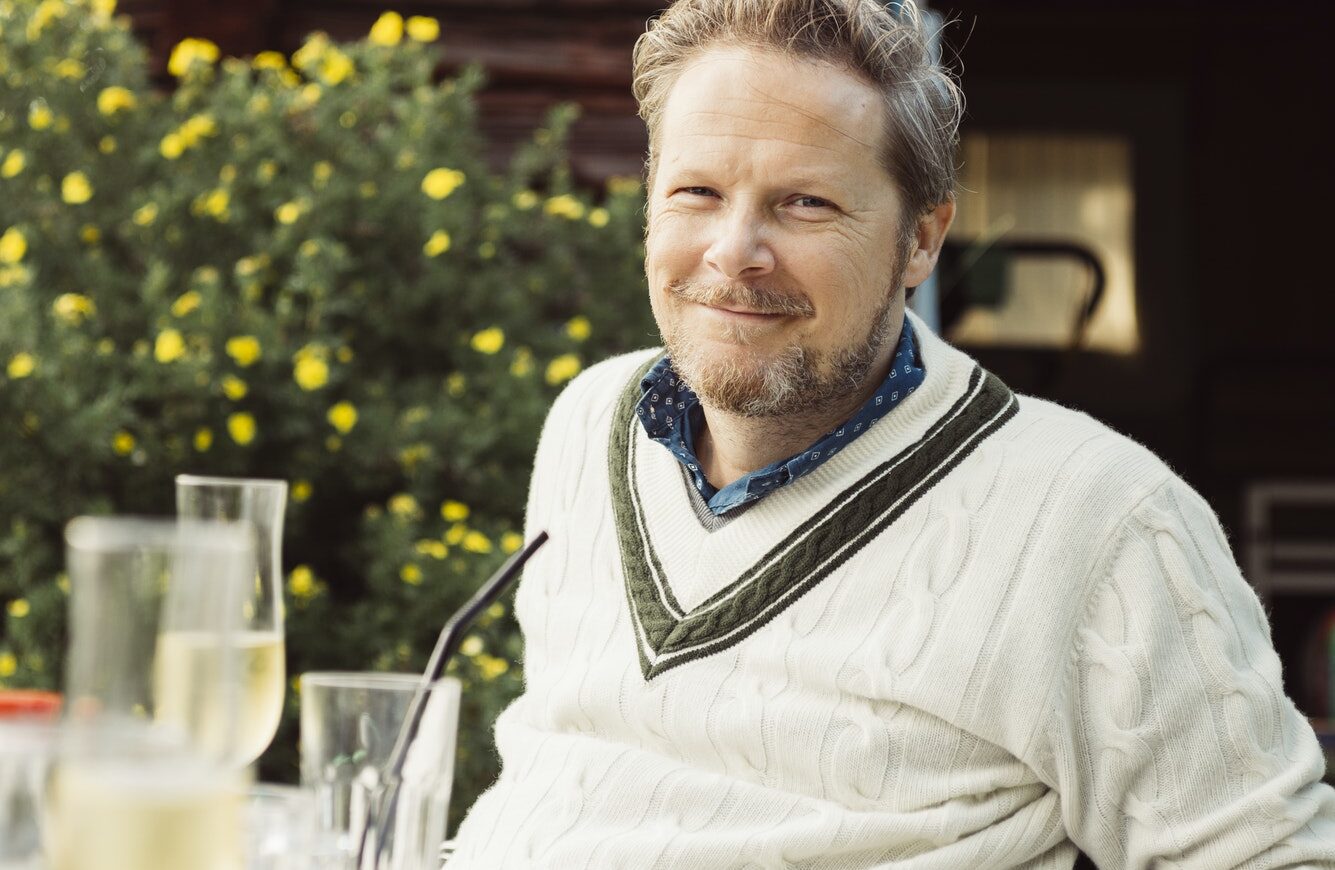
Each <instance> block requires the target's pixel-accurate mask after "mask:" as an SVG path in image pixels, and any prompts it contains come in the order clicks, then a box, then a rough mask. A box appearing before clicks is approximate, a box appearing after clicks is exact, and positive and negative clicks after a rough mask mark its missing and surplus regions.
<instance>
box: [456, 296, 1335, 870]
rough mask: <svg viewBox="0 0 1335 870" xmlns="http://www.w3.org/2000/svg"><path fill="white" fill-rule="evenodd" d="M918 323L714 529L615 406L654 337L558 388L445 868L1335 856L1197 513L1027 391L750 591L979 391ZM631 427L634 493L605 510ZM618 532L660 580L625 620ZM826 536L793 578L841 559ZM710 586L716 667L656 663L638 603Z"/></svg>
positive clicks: (1284, 710)
mask: <svg viewBox="0 0 1335 870" xmlns="http://www.w3.org/2000/svg"><path fill="white" fill-rule="evenodd" d="M910 316H911V315H910ZM914 327H915V329H916V330H917V334H918V337H919V339H920V342H921V351H922V354H923V358H924V363H925V365H926V368H927V379H926V381H925V382H924V384H923V385H922V387H920V388H919V389H918V390H917V391H916V392H915V393H914V394H913V395H912V396H910V397H909V398H908V399H906V400H905V401H904V403H903V404H902V405H901V406H900V407H899V408H897V409H896V410H895V411H894V413H892V414H889V415H887V416H886V417H884V418H883V419H882V420H880V421H879V422H878V423H877V424H876V426H875V427H874V428H873V429H872V430H871V431H869V432H867V433H865V434H864V435H862V436H861V437H859V438H858V439H857V440H856V441H855V442H854V443H853V444H850V445H849V446H848V448H847V449H845V450H844V451H842V452H841V453H840V454H839V455H838V456H836V457H834V458H832V459H830V460H829V461H828V462H826V463H824V464H822V465H821V466H820V468H818V469H817V470H816V471H814V472H813V473H812V474H811V475H809V476H808V477H806V478H803V479H802V480H799V481H797V482H795V483H793V484H792V485H790V486H787V487H785V488H784V489H782V490H780V491H778V492H775V493H773V494H772V495H769V496H766V497H765V498H764V499H762V500H761V501H759V502H757V503H756V504H755V505H753V506H752V507H751V508H750V509H749V510H747V511H746V512H745V513H743V514H742V515H740V516H738V517H737V518H736V519H735V520H733V521H732V522H730V523H728V524H726V525H725V526H723V527H722V528H716V529H715V530H713V531H709V530H707V529H706V528H705V527H704V526H702V525H701V523H700V520H699V519H698V517H697V516H696V514H695V512H694V511H693V509H692V507H691V504H690V501H689V499H690V494H689V492H688V491H687V489H686V486H687V485H686V482H685V480H684V479H683V477H682V475H681V473H680V470H679V469H678V468H677V463H676V460H675V459H674V458H673V457H672V456H671V455H670V454H669V453H668V452H667V451H666V450H665V449H663V448H662V447H661V446H660V445H657V444H655V443H654V442H652V441H650V440H649V439H648V437H647V436H645V435H644V433H643V431H642V430H640V431H636V430H639V427H638V426H637V427H635V429H634V430H632V429H631V428H630V427H629V424H630V423H632V422H633V421H631V420H629V419H622V418H621V416H620V415H619V414H618V412H617V409H618V407H619V404H620V403H619V399H620V398H621V397H622V396H623V391H624V389H625V387H626V385H627V384H628V383H630V382H631V380H632V379H633V378H636V377H637V376H638V375H640V374H641V373H642V372H643V371H644V370H645V367H646V366H647V365H648V364H650V363H651V362H652V361H653V360H654V359H655V358H656V357H657V356H658V354H659V352H657V351H656V352H653V353H649V352H645V353H638V354H632V355H628V356H625V357H619V358H617V359H613V360H609V361H607V362H605V363H602V364H600V365H598V366H594V367H593V368H591V369H589V370H588V371H587V372H585V373H584V374H583V375H581V376H580V377H579V378H577V379H576V380H575V381H574V382H573V383H572V384H571V385H570V387H569V388H568V389H567V390H566V391H565V392H564V393H563V394H562V395H561V397H560V398H559V399H558V400H557V407H556V408H554V410H553V412H552V414H551V415H550V417H549V418H548V419H549V422H548V425H547V427H546V428H545V429H544V431H543V435H542V439H541V443H540V445H539V448H538V457H537V462H536V466H535V471H534V477H533V483H532V487H531V490H530V500H529V507H528V523H529V526H530V529H529V531H530V533H533V532H536V531H537V530H538V529H547V530H548V531H549V532H550V533H551V535H552V540H551V542H550V543H549V544H548V545H547V546H546V547H545V548H544V549H543V550H542V551H540V552H539V553H538V554H537V555H536V556H535V557H534V559H533V560H532V562H531V563H530V566H529V568H528V570H527V571H526V573H525V577H524V580H523V582H522V584H521V586H520V590H519V592H518V596H517V599H516V613H517V616H518V618H519V621H520V625H521V627H522V629H523V632H524V637H525V641H526V652H525V662H524V664H525V676H526V681H527V682H526V689H525V692H524V694H523V695H522V696H521V697H520V698H519V699H518V700H517V701H516V702H515V703H514V704H513V705H511V706H510V707H509V708H508V709H507V710H506V711H505V713H503V714H502V716H501V718H500V720H499V721H498V723H497V726H496V740H497V746H498V748H499V751H500V753H501V758H502V762H503V769H502V773H501V776H500V778H499V779H498V781H497V782H496V783H495V785H493V787H492V788H491V789H490V790H489V791H488V792H487V793H486V794H484V795H483V796H482V797H481V798H480V799H479V800H478V802H477V804H476V805H475V806H474V807H473V809H472V810H471V812H470V813H469V815H468V817H467V818H466V819H465V820H464V823H463V825H462V826H461V828H460V832H459V837H458V851H457V852H456V854H455V857H454V858H453V859H452V860H451V862H450V864H449V870H506V868H559V870H581V868H587V870H594V868H598V870H604V868H605V870H638V868H645V870H732V868H763V870H771V868H773V870H780V868H803V870H818V868H819V870H862V868H874V867H894V868H906V870H928V868H942V870H961V868H977V870H982V868H1010V867H1026V868H1069V867H1071V866H1072V863H1073V861H1074V858H1075V854H1076V846H1075V844H1076V843H1078V844H1079V845H1080V848H1081V849H1083V850H1084V851H1085V852H1086V853H1088V854H1089V855H1091V856H1092V857H1093V858H1094V860H1095V861H1096V862H1097V863H1098V864H1099V866H1100V867H1104V868H1121V867H1136V868H1140V867H1145V868H1148V867H1180V868H1221V870H1222V868H1235V867H1247V868H1271V867H1300V866H1301V867H1335V792H1333V791H1332V790H1331V789H1330V788H1329V787H1327V786H1325V785H1322V784H1321V783H1320V782H1319V780H1320V777H1321V774H1322V770H1323V760H1322V756H1321V752H1320V750H1319V748H1318V746H1317V742H1316V739H1315V737H1314V736H1313V734H1312V731H1311V729H1310V727H1309V726H1308V725H1307V723H1306V721H1305V720H1304V719H1303V718H1302V716H1301V715H1300V714H1299V713H1298V711H1297V710H1296V709H1295V708H1294V707H1293V705H1292V704H1291V703H1290V701H1289V700H1288V699H1287V698H1286V697H1285V696H1284V693H1283V687H1282V682H1281V678H1280V669H1279V661H1278V658H1277V657H1276V655H1275V653H1274V650H1273V647H1272V644H1271V641H1270V636H1269V628H1268V626H1267V623H1266V619H1265V616H1264V613H1263V612H1262V610H1261V608H1260V606H1259V604H1258V602H1257V600H1256V597H1255V596H1254V594H1253V593H1252V591H1251V588H1250V587H1249V586H1248V585H1247V583H1246V581H1245V580H1244V579H1243V578H1242V577H1241V575H1240V574H1239V572H1238V569H1237V568H1236V566H1235V564H1234V560H1233V557H1232V555H1231V553H1230V551H1229V548H1228V544H1227V542H1226V541H1225V540H1224V537H1223V535H1222V533H1221V531H1220V528H1219V524H1218V522H1217V520H1216V519H1215V516H1214V514H1213V513H1212V512H1211V510H1210V508H1209V507H1208V506H1207V505H1206V504H1205V503H1204V502H1203V501H1202V500H1201V499H1200V498H1199V496H1197V495H1196V494H1195V493H1194V492H1192V491H1191V490H1190V488H1188V487H1187V486H1186V485H1185V484H1184V483H1183V482H1182V481H1181V480H1179V479H1178V478H1177V477H1175V476H1174V475H1173V474H1172V472H1171V471H1170V470H1169V469H1168V468H1167V467H1165V466H1164V464H1163V463H1162V462H1160V461H1159V460H1158V459H1156V458H1155V457H1154V456H1153V455H1152V454H1150V453H1149V452H1148V451H1146V450H1145V449H1144V448H1142V447H1140V446H1139V445H1137V444H1135V443H1134V442H1132V441H1130V440H1128V439H1126V438H1124V437H1122V436H1120V435H1118V434H1116V433H1115V432H1112V431H1111V430H1109V429H1108V428H1106V427H1105V426H1102V425H1101V424H1099V423H1097V422H1096V421H1094V420H1092V419H1090V418H1089V417H1087V416H1085V415H1083V414H1080V413H1077V412H1074V411H1070V410H1067V409H1064V408H1061V407H1059V406H1056V405H1053V404H1051V403H1048V402H1044V401H1042V400H1039V399H1034V398H1030V397H1027V396H1020V397H1018V401H1017V403H1016V404H1017V405H1018V410H1014V411H1012V412H1011V413H1009V414H1007V415H1005V417H1004V419H1003V418H997V419H995V421H994V422H995V425H992V426H991V427H990V428H986V429H985V428H984V427H983V426H982V425H981V422H986V420H985V419H984V418H983V417H981V416H980V417H979V418H978V419H979V421H981V422H980V425H979V426H977V427H975V428H974V429H973V430H971V431H973V432H975V433H976V434H977V436H978V437H976V438H973V439H971V440H970V441H968V442H967V443H966V442H964V441H961V442H960V449H958V450H956V451H955V452H954V453H950V452H949V451H944V452H943V451H936V453H934V454H932V455H934V456H937V457H938V458H939V457H940V456H946V455H947V454H949V455H950V456H951V457H952V458H951V460H950V464H949V466H948V467H945V466H942V465H941V464H940V463H932V462H926V461H920V462H916V464H913V463H912V462H909V461H906V462H905V463H904V465H903V466H902V467H901V470H902V468H909V467H912V468H913V469H914V471H913V474H912V475H910V476H908V477H901V479H900V484H902V485H903V488H904V489H903V491H904V493H905V494H906V495H905V498H904V499H903V500H902V501H901V502H899V503H898V507H897V508H895V509H894V510H893V511H891V512H890V513H875V512H871V511H869V510H868V511H864V512H863V513H859V514H857V515H859V516H863V515H864V514H865V516H866V520H865V523H864V527H863V528H861V529H859V530H857V532H855V533H861V532H862V531H866V532H867V534H865V535H863V536H864V537H865V538H866V539H867V540H865V541H864V542H863V543H862V545H861V546H860V547H859V548H857V549H856V551H855V552H851V553H846V554H845V555H844V557H843V558H842V561H839V562H838V564H837V565H836V566H835V567H833V568H832V569H831V570H829V571H827V572H825V573H823V574H822V575H821V576H819V577H817V578H815V579H814V580H813V582H811V583H809V584H807V585H805V586H801V587H794V586H793V584H791V583H788V584H787V585H785V584H771V585H770V586H769V587H764V589H765V591H764V592H763V594H762V593H761V591H760V589H761V588H762V587H758V586H757V587H751V586H747V585H746V584H747V582H748V580H747V578H754V577H759V576H763V573H764V572H763V571H762V570H761V569H762V568H763V566H764V564H765V561H766V559H767V558H773V556H774V554H775V553H776V552H778V551H780V550H782V549H783V548H784V547H785V546H786V545H793V544H794V542H800V541H801V540H802V539H803V534H804V531H805V530H810V529H812V528H815V527H819V526H820V524H821V522H822V520H823V519H824V518H826V517H828V516H832V515H834V514H835V513H836V512H837V510H838V508H839V506H840V505H841V504H844V503H845V502H846V500H847V498H848V497H849V494H850V493H853V492H857V491H858V487H859V486H862V485H863V484H864V483H865V482H866V481H867V480H868V479H869V475H871V474H873V472H875V471H876V470H877V469H878V468H884V467H886V465H887V463H888V461H890V460H893V459H895V458H896V457H909V456H917V457H919V458H920V459H921V458H923V457H927V456H928V455H929V452H930V451H928V450H927V448H923V447H922V445H925V444H937V445H939V444H940V442H939V441H936V440H935V438H934V435H933V433H934V432H938V431H940V430H941V427H942V426H943V424H944V423H945V422H946V421H947V420H948V418H949V416H950V414H951V412H952V409H958V408H961V407H963V405H961V402H965V401H967V399H968V397H969V395H970V391H971V390H972V391H977V390H978V388H979V384H980V383H981V382H993V383H995V379H992V378H990V377H987V378H983V379H981V380H980V370H979V369H978V368H977V366H976V364H975V363H974V362H973V361H972V360H971V359H969V358H968V357H967V356H965V355H964V354H962V353H960V352H959V351H957V350H955V349H954V348H951V347H950V346H949V345H947V344H945V343H944V342H942V341H941V340H940V339H939V338H937V337H936V336H935V335H933V334H932V333H931V332H930V331H929V330H928V329H927V328H926V326H924V325H923V324H922V323H921V321H916V320H915V321H914ZM1003 389H1004V388H1003ZM997 395H1000V394H997ZM1007 395H1009V394H1008V393H1007ZM996 407H997V408H1000V407H1001V405H996ZM986 419H988V420H990V419H992V418H990V417H989V418H986ZM622 425H626V426H627V428H626V431H627V432H629V433H631V435H630V443H629V444H628V445H627V455H628V460H627V462H626V463H625V464H624V465H622V466H621V468H622V469H623V470H622V473H624V474H626V476H627V477H626V482H627V483H628V484H629V489H628V490H627V491H628V493H629V494H630V497H631V498H632V500H633V501H634V502H635V504H637V505H638V512H632V513H630V514H625V513H624V512H622V515H620V516H619V515H618V511H617V509H615V508H614V504H613V502H614V498H613V491H614V488H615V487H614V485H613V484H614V481H613V480H612V476H613V475H614V474H615V473H616V471H615V468H616V467H617V463H615V462H611V463H610V462H609V459H610V457H609V444H610V443H612V438H611V436H612V433H613V432H614V431H615V428H616V427H618V426H622ZM915 445H916V446H917V448H915ZM915 449H917V450H918V452H914V451H915ZM932 449H933V450H935V448H932ZM609 465H611V466H612V469H613V470H611V471H610V470H609ZM934 470H935V472H936V473H934ZM895 473H901V472H900V471H896V472H895ZM627 517H629V520H628V519H627ZM878 517H881V518H883V519H884V520H885V521H884V522H881V523H880V524H879V526H878V524H877V518H878ZM637 518H638V519H637ZM619 520H620V522H619ZM628 523H629V524H630V527H628ZM630 534H639V535H642V536H643V538H642V540H643V545H644V549H643V552H640V553H638V554H637V553H634V552H632V553H631V554H630V555H632V556H636V557H637V558H638V559H639V560H640V561H641V562H643V563H644V564H648V565H650V566H651V570H650V571H649V573H648V574H647V575H646V576H648V577H649V578H650V579H651V580H652V581H653V582H654V584H655V585H654V586H653V587H649V590H650V591H652V592H653V593H654V598H653V599H652V601H651V602H650V603H645V604H643V606H641V607H639V608H637V606H636V604H635V600H636V599H635V597H634V595H633V594H632V592H631V589H630V588H628V574H630V573H633V572H630V571H628V570H627V568H626V565H627V563H628V562H631V561H634V560H632V559H628V558H626V557H625V554H624V553H623V545H624V542H625V541H626V539H627V536H628V535H630ZM813 540H816V539H814V538H813ZM812 546H814V547H815V549H812V550H810V551H809V552H807V553H805V555H804V558H805V559H806V560H807V561H806V562H803V563H802V564H804V565H805V564H808V563H809V564H817V563H821V564H824V563H825V561H826V560H824V559H823V558H820V557H821V556H823V555H824V554H826V553H827V552H829V551H830V550H831V549H833V548H834V546H833V542H830V541H828V540H824V539H821V540H819V543H818V544H813V545H812ZM789 569H791V566H789ZM792 570H795V569H792ZM803 570H805V569H803ZM789 573H790V574H791V570H789ZM813 576H814V575H813ZM790 579H791V578H790ZM633 585H634V584H633V583H631V584H629V586H633ZM744 587H745V588H744ZM784 595H786V597H781V596H784ZM725 598H727V599H740V600H744V601H746V606H745V608H744V609H738V610H737V612H736V613H735V614H734V616H733V617H731V618H733V619H737V620H741V621H742V623H745V622H746V621H747V619H748V617H751V616H755V615H757V614H760V613H762V612H763V613H765V614H766V618H765V620H764V621H763V624H760V625H758V626H752V628H751V630H749V631H747V632H740V631H739V632H735V633H734V634H735V636H732V635H729V634H728V631H722V630H720V628H719V625H718V624H717V620H715V622H714V623H711V625H713V627H712V628H710V630H709V632H710V634H709V636H710V638H711V645H710V646H709V647H708V648H707V650H706V651H705V653H704V654H703V655H698V656H695V657H692V658H690V659H689V660H687V661H682V662H677V663H675V664H673V665H672V666H671V667H658V668H655V667H654V663H655V660H656V658H655V657H658V656H661V655H662V653H663V650H664V649H666V647H663V646H662V645H661V643H659V644H657V645H656V643H655V641H654V638H652V637H649V638H648V641H649V642H648V643H647V644H646V637H648V634H647V633H646V632H643V631H640V630H638V629H637V619H638V618H639V615H640V614H641V613H649V611H650V610H651V609H652V608H658V609H659V611H661V612H659V611H655V612H656V613H657V615H658V616H659V617H661V618H663V619H666V620H668V622H667V623H664V625H663V626H662V627H666V628H667V629H671V628H672V625H673V624H677V623H679V624H680V626H687V625H689V624H690V620H691V617H692V614H697V615H698V614H701V613H705V612H707V611H709V610H710V608H716V607H717V604H718V602H719V601H720V600H723V599H725ZM645 601H649V599H645ZM653 602H656V603H653ZM651 604H652V607H651ZM725 623H726V620H725ZM739 624H741V623H739ZM734 627H735V626H734ZM660 628H661V627H660ZM723 628H727V625H726V624H725V625H724V626H723ZM683 631H685V629H683ZM669 634H670V631H669V632H668V634H663V633H661V630H660V634H659V635H658V636H657V637H658V640H659V641H660V642H661V641H663V639H664V638H666V637H668V635H669ZM646 674H648V676H646Z"/></svg>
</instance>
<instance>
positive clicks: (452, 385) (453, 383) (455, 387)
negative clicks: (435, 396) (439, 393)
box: [445, 372, 468, 399]
mask: <svg viewBox="0 0 1335 870" xmlns="http://www.w3.org/2000/svg"><path fill="white" fill-rule="evenodd" d="M467 387H468V378H466V377H464V374H463V372H453V373H451V374H450V375H449V376H448V377H446V378H445V392H447V393H449V394H450V395H451V396H454V397H455V398H456V399H457V398H458V397H460V396H462V395H463V394H464V390H465V389H467Z"/></svg>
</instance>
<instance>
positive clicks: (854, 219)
mask: <svg viewBox="0 0 1335 870" xmlns="http://www.w3.org/2000/svg"><path fill="white" fill-rule="evenodd" d="M885 115H886V109H885V105H884V103H883V101H882V100H881V98H880V96H879V94H878V93H877V91H876V90H875V89H874V88H873V87H872V86H871V85H870V84H868V83H866V82H865V81H863V80H862V79H861V78H859V77H857V76H855V75H853V74H851V73H850V72H848V71H846V70H844V69H843V68H842V67H838V66H835V65H832V64H828V63H823V62H820V61H813V60H807V59H802V58H795V57H792V56H787V55H782V54H778V53H775V52H770V51H761V50H752V49H733V48H717V49H712V50H708V51H706V52H705V53H704V54H702V55H701V56H700V57H699V58H697V59H696V60H695V61H694V62H692V63H691V64H690V65H689V66H688V67H687V68H686V69H685V70H684V71H683V72H682V74H681V76H680V78H679V79H678V80H677V81H676V83H675V84H674V85H673V87H672V90H671V92H670V94H669V96H668V100H667V103H666V106H665V108H664V112H663V116H662V120H661V125H660V127H659V130H658V136H657V138H656V146H657V153H656V160H655V165H654V171H653V174H652V177H651V179H650V191H649V222H648V234H647V240H646V245H647V250H646V259H645V272H646V275H647V277H648V281H649V288H650V300H651V303H652V305H653V310H654V316H655V318H656V319H657V321H658V326H659V329H660V330H661V332H662V334H663V339H664V342H665V344H666V345H667V347H668V351H669V353H670V354H671V355H672V358H673V363H674V365H675V366H676V368H677V370H678V372H679V373H680V374H681V375H682V377H683V378H684V379H685V380H686V382H687V383H688V384H690V385H691V386H692V387H693V388H694V389H695V390H696V392H697V393H699V394H700V396H701V398H702V399H703V400H704V401H705V403H706V406H709V405H711V404H712V405H714V406H715V407H719V408H722V409H723V410H727V411H731V412H734V413H740V414H743V415H746V416H769V415H772V414H777V413H793V412H794V411H805V410H813V409H817V408H819V407H820V406H822V405H825V404H829V403H830V402H832V401H836V400H837V399H838V398H839V397H841V396H844V397H846V396H847V395H848V394H849V393H850V391H854V392H855V391H856V390H857V389H858V388H859V387H862V386H865V385H867V384H868V383H869V382H870V381H871V380H872V379H874V378H879V377H884V376H885V373H886V369H887V368H888V366H889V362H890V358H891V355H892V352H893V348H894V344H895V341H896V339H897V335H898V329H897V327H898V325H899V323H900V321H901V318H902V312H903V294H902V293H900V292H899V291H900V290H901V289H902V287H903V280H902V279H903V276H904V266H905V264H906V262H907V257H908V251H906V250H905V246H904V243H903V241H902V239H903V235H902V232H901V222H900V211H901V205H900V203H901V199H900V196H899V193H898V191H897V188H896V186H895V183H894V181H893V179H892V178H891V177H890V175H889V174H888V173H887V171H886V170H885V168H884V166H883V164H882V162H881V144H882V141H883V136H884V130H885Z"/></svg>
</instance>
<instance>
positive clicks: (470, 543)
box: [463, 531, 491, 553]
mask: <svg viewBox="0 0 1335 870" xmlns="http://www.w3.org/2000/svg"><path fill="white" fill-rule="evenodd" d="M463 548H464V549H465V550H467V551H468V552H470V553H490V552H491V539H490V538H488V537H487V536H486V535H484V534H482V533H481V532H479V531H469V533H468V534H466V535H464V539H463Z"/></svg>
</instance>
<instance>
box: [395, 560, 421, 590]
mask: <svg viewBox="0 0 1335 870" xmlns="http://www.w3.org/2000/svg"><path fill="white" fill-rule="evenodd" d="M399 577H400V579H402V580H403V582H404V583H407V584H408V585H409V586H420V585H422V569H421V568H419V567H417V566H416V565H414V564H413V563H412V562H409V563H408V564H407V565H404V566H403V567H402V568H400V569H399Z"/></svg>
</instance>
